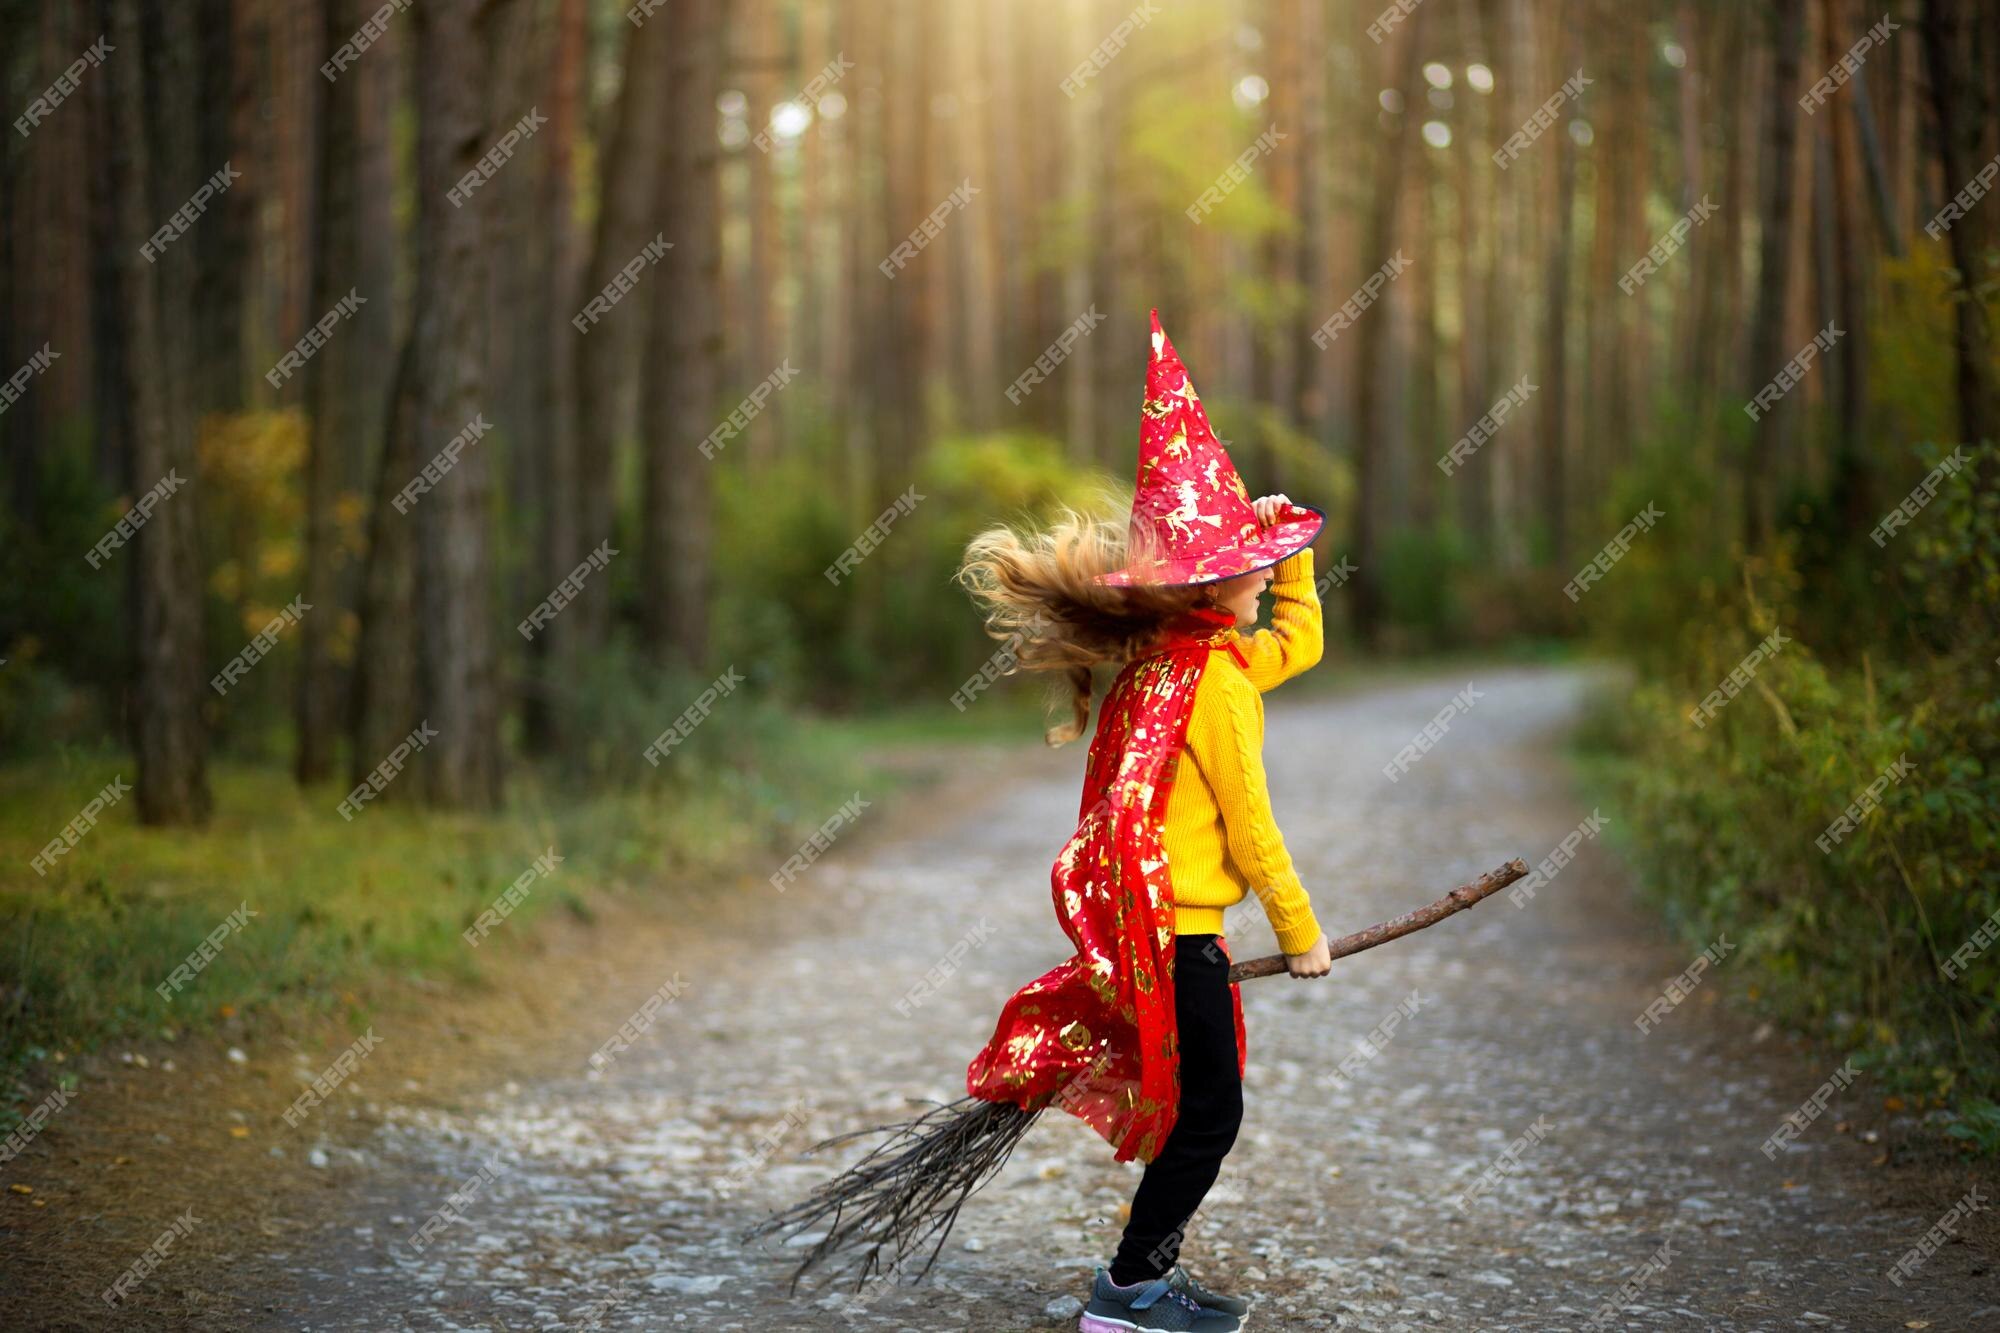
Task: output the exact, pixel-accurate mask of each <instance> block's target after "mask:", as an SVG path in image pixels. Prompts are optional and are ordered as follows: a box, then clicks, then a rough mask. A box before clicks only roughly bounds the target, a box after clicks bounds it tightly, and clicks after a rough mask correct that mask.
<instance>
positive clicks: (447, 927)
mask: <svg viewBox="0 0 2000 1333" xmlns="http://www.w3.org/2000/svg"><path fill="white" fill-rule="evenodd" d="M885 731H886V732H887V734H889V735H892V736H893V734H894V728H893V727H890V728H886V729H884V728H880V727H871V726H870V725H869V724H868V723H867V722H866V721H861V720H857V721H851V722H847V723H843V724H840V725H838V726H822V725H819V724H814V723H799V724H797V725H795V726H793V727H792V728H791V729H790V732H789V735H788V737H787V741H786V746H785V760H784V762H782V763H774V762H769V761H768V760H766V761H764V762H753V757H752V756H748V755H746V756H744V757H743V758H742V760H741V761H740V762H713V761H700V762H698V763H690V764H688V765H680V766H679V767H678V769H677V771H675V772H674V773H673V776H672V777H670V778H667V779H661V780H655V781H654V782H653V783H652V784H651V785H648V786H646V787H643V788H638V789H632V790H627V791H621V792H615V793H609V794H599V795H592V796H583V797H579V796H576V795H572V794H569V793H567V792H566V791H565V790H564V788H563V786H562V784H561V783H560V782H559V781H556V780H552V779H544V778H542V777H541V776H539V775H537V774H536V773H534V772H532V771H523V770H517V771H516V772H515V773H514V774H512V775H511V777H510V782H509V793H510V794H509V800H508V804H507V806H506V808H505V809H503V810H501V811H498V812H494V813H491V814H447V813H441V812H438V811H433V810H427V809H424V808H422V807H420V806H416V805H399V804H393V803H387V802H384V803H380V804H376V805H371V806H370V807H368V808H365V809H364V810H363V811H362V813H361V814H360V815H358V816H357V817H356V818H355V819H354V820H353V821H352V822H351V823H350V822H347V821H344V820H342V819H341V818H340V817H339V815H338V814H337V813H336V812H335V807H336V806H337V805H338V803H339V801H340V798H341V796H342V795H343V794H344V793H343V790H341V789H337V788H335V787H333V786H330V785H329V786H326V787H324V788H310V789H301V788H299V787H298V786H297V785H296V784H295V783H293V782H292V781H291V779H290V776H289V774H288V773H287V772H286V771H284V770H283V769H282V768H281V767H278V766H275V765H271V764H264V763H242V762H229V761H223V762H218V763H215V764H213V765H211V768H210V783H211V787H212V789H213V792H214V797H215V815H214V817H213V819H212V820H211V822H210V823H209V825H208V826H207V827H205V828H202V829H174V830H161V829H149V828H144V827H141V826H140V825H139V823H138V819H137V812H136V808H135V805H134V802H133V799H132V798H131V797H130V796H126V797H125V798H124V799H123V800H121V801H119V802H118V803H116V804H114V805H112V806H110V807H109V808H108V809H106V810H105V811H104V812H103V813H102V814H101V815H100V816H99V817H98V820H97V823H96V824H95V826H94V827H92V828H91V829H90V830H89V831H88V832H86V833H84V834H83V836H82V838H81V840H80V841H79V842H78V844H77V845H76V847H75V848H74V849H72V850H71V851H70V852H69V853H68V854H66V855H64V856H62V857H60V858H59V859H57V860H56V862H55V863H54V866H53V868H52V869H50V870H49V872H48V874H47V876H46V877H45V878H44V877H41V876H38V875H37V874H36V873H35V872H34V870H33V869H31V868H30V865H29V863H30V861H31V859H32V858H33V857H34V856H35V854H36V853H37V852H38V851H40V850H41V849H42V848H43V847H44V846H45V845H46V844H47V843H48V842H49V840H50V839H51V838H53V837H56V836H58V835H59V834H60V832H61V830H62V829H63V828H64V826H65V825H67V824H68V823H69V821H70V820H71V819H72V818H74V817H75V816H76V815H77V813H78V812H79V811H80V810H81V809H82V808H83V807H84V805H85V804H86V803H87V802H88V801H89V800H90V799H91V798H92V796H93V795H95V794H96V793H97V792H98V791H99V790H100V789H102V788H103V787H104V786H105V785H106V784H107V783H108V782H110V781H111V780H112V778H113V777H115V776H122V777H123V778H124V780H125V781H126V782H127V783H129V782H130V781H131V780H132V776H133V764H132V760H131V757H130V756H129V755H128V754H126V753H124V752H121V751H114V750H102V751H72V752H69V753H65V754H63V755H60V756H53V757H48V758H42V759H36V760H31V761H19V762H13V763H9V764H6V765H0V978H5V981H4V983H0V1064H14V1063H16V1062H18V1061H19V1060H20V1059H21V1058H22V1057H24V1056H27V1057H32V1056H34V1055H36V1054H39V1053H40V1052H41V1051H42V1050H46V1049H57V1050H60V1049H65V1048H88V1047H91V1046H94V1045H97V1044H99V1043H101V1042H103V1041H106V1040H110V1039H113V1038H116V1037H120V1036H130V1035H139V1034H146V1033H161V1032H162V1031H165V1032H170V1033H175V1034H178V1033H179V1032H183V1031H199V1030H200V1029H202V1028H203V1027H205V1026H207V1025H209V1024H211V1023H213V1022H214V1021H216V1020H217V1019H218V1018H220V1017H226V1016H228V1015H225V1014H224V1013H223V1008H224V1001H225V1000H226V1002H227V1007H228V1008H229V1010H230V1011H231V1012H233V1013H241V1014H242V1015H244V1016H246V1017H252V1016H256V1015H259V1014H267V1015H272V1016H278V1017H284V1016H289V1015H310V1014H325V1013H331V1012H337V1011H338V1010H339V1008H340V1007H342V1006H344V1005H345V1006H352V1005H356V1004H358V1003H361V1001H357V999H356V998H355V992H357V991H359V992H362V993H364V994H365V991H366V987H367V985H368V983H369V982H370V981H371V979H375V978H389V979H395V980H399V981H417V982H419V983H420V984H437V983H442V984H460V983H465V982H471V981H476V980H479V979H481V978H482V977H483V976H484V975H485V969H487V968H490V967H493V966H495V964H496V962H497V955H500V954H502V953H503V952H504V951H505V947H506V946H507V945H508V943H509V936H510V935H513V934H517V933H522V932H528V931H531V930H532V929H533V926H534V922H535V920H536V918H537V917H540V916H543V915H544V914H546V913H549V912H555V911H571V912H575V913H578V914H582V915H586V916H587V915H588V914H589V912H590V904H591V901H592V898H593V895H595V894H597V893H601V892H607V891H609V892H647V893H670V892H686V891H688V886H699V885H706V884H709V883H712V882H715V881H718V880H722V879H731V878H734V877H736V876H738V875H745V874H750V873H751V872H752V871H754V870H755V868H756V867H757V866H758V865H761V864H762V863H763V862H764V861H765V860H771V859H773V856H774V853H775V851H776V849H781V848H788V847H790V846H792V845H793V844H795V843H796V842H797V840H798V839H799V838H800V837H802V836H803V835H804V833H805V832H806V831H807V830H809V829H811V828H814V827H817V826H818V824H819V823H820V822H821V821H822V820H823V819H824V818H825V817H826V814H827V813H828V811H830V810H831V809H833V808H834V807H835V806H837V804H838V803H839V800H840V799H841V797H843V796H844V795H845V794H846V793H847V792H848V791H850V790H852V789H853V788H854V787H855V786H857V785H860V784H863V783H873V784H875V785H877V786H880V785H883V784H884V783H886V782H888V781H891V780H892V779H890V778H888V777H886V776H884V775H878V774H875V773H874V772H873V770H872V766H871V764H870V762H869V760H868V759H867V757H866V752H867V751H868V750H869V749H870V747H872V746H873V745H875V744H877V743H878V742H879V741H880V739H881V737H882V735H883V734H884V732H885ZM676 763H678V759H677V761H676ZM551 847H553V848H555V849H556V851H557V852H558V853H559V854H560V855H561V856H562V857H563V861H562V864H561V865H560V866H558V867H557V868H556V869H555V870H554V872H553V873H552V874H549V875H548V876H546V877H545V878H538V879H536V880H534V881H533V882H532V884H531V886H530V887H529V890H528V892H527V894H526V897H525V898H524V899H522V900H521V901H520V903H519V905H518V906H517V907H516V908H515V910H514V911H513V912H512V913H511V914H510V915H509V916H508V917H507V919H506V920H505V921H504V922H503V923H502V924H501V925H500V926H499V928H498V929H497V930H496V931H494V933H493V935H492V936H491V937H490V938H489V939H488V940H487V941H486V942H485V943H484V944H483V945H482V947H480V948H478V949H475V948H473V947H471V946H470V945H468V943H467V942H466V941H465V939H464V938H463V937H462V936H461V933H460V932H461V931H463V930H464V929H465V928H466V927H467V926H469V925H471V924H472V923H473V921H474V920H475V918H476V917H477V916H478V914H479V913H480V912H481V911H482V910H484V909H486V908H488V907H489V906H492V905H493V904H494V902H495V900H496V899H497V898H498V897H499V896H500V895H501V893H502V892H503V891H505V890H506V889H507V888H508V886H509V885H510V884H512V883H513V882H514V880H515V879H516V877H517V876H519V875H521V874H522V873H523V872H524V871H527V870H529V869H530V868H531V867H532V866H533V864H534V862H535V859H536V858H537V857H538V856H541V855H543V854H544V853H545V852H546V851H547V850H548V849H549V848H551ZM774 863H775V861H774ZM746 866H747V867H748V869H747V870H746V869H745V867H746ZM240 908H247V910H248V912H249V913H254V915H250V916H248V917H247V918H245V919H244V921H243V924H242V927H241V928H240V929H234V930H230V931H228V932H227V933H226V934H225V935H224V936H222V937H220V948H219V951H216V952H215V953H214V956H213V957H212V958H211V959H210V961H208V962H207V964H206V965H205V966H204V967H202V968H201V969H200V971H199V972H198V973H197V975H196V976H195V977H194V979H193V981H192V982H191V983H189V984H187V985H186V986H185V988H184V989H181V990H180V991H178V992H177V993H175V994H173V996H172V998H171V999H163V998H162V996H161V995H160V994H159V993H158V991H157V990H156V989H155V988H156V987H158V986H159V985H161V984H162V983H163V982H165V981H166V980H167V978H168V976H169V975H170V974H171V973H172V972H173V970H174V968H175V967H176V966H178V965H180V964H181V963H183V962H184V961H187V960H188V958H189V955H190V954H191V953H194V952H195V951H196V950H197V949H199V948H201V946H202V944H203V941H204V939H205V938H206V937H208V936H209V935H210V934H211V932H213V931H215V930H216V929H217V928H218V927H221V926H223V925H224V924H225V923H226V922H227V921H228V919H229V917H230V914H231V913H232V912H235V911H238V910H239V909H240ZM496 945H498V946H500V947H495V946H496ZM197 961H198V960H197Z"/></svg>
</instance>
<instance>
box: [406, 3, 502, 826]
mask: <svg viewBox="0 0 2000 1333" xmlns="http://www.w3.org/2000/svg"><path fill="white" fill-rule="evenodd" d="M502 8H503V7H501V6H495V5H492V4H488V3H485V0H432V3H428V4H426V5H424V6H423V7H421V8H420V9H418V10H417V11H416V13H415V18H416V20H417V67H418V69H420V70H421V71H422V77H421V78H420V79H419V80H418V82H417V164H418V165H417V184H418V190H417V228H418V255H417V303H416V344H417V377H418V378H417V396H418V417H417V419H418V433H419V438H420V440H421V441H422V446H421V448H423V449H433V448H441V447H442V446H443V445H444V443H445V442H447V441H450V440H452V439H453V438H454V437H456V436H458V435H459V433H460V432H461V431H462V430H464V429H465V428H466V427H467V426H468V425H469V424H470V423H472V422H473V421H474V420H475V419H476V418H477V417H478V416H479V414H480V413H481V411H482V410H483V409H484V408H485V407H486V402H485V394H486V387H487V386H486V364H487V361H486V358H487V339H486V333H487V329H488V327H489V322H488V319H487V314H488V312H487V310H486V303H485V299H484V297H485V293H486V290H487V264H488V255H487V238H486V228H487V226H488V225H489V220H488V218H487V217H486V216H485V215H486V211H487V209H488V208H489V207H490V206H491V205H492V204H493V203H494V202H495V201H494V200H492V199H491V198H487V197H483V196H482V195H481V194H480V193H478V192H473V193H470V194H467V195H464V196H462V197H461V198H460V199H459V200H458V201H457V202H456V203H454V201H453V200H452V199H451V198H450V197H448V194H447V192H448V191H451V190H453V189H455V188H456V187H457V186H458V184H459V182H461V181H464V180H465V179H466V178H467V177H468V176H471V175H473V173H474V169H475V167H476V165H477V164H478V162H479V160H480V158H481V156H482V155H484V154H485V153H486V151H487V150H488V148H489V147H490V146H491V144H492V142H493V140H494V139H495V138H497V134H496V133H495V132H494V131H493V129H492V127H490V126H489V124H488V117H487V114H486V102H487V98H486V72H485V71H486V68H487V61H486V57H487V54H488V43H487V29H486V27H485V26H484V25H486V24H488V23H493V24H496V25H497V24H499V22H500V19H501V18H502V17H503V14H502V13H501V12H500V11H501V9H502ZM502 169H503V170H504V167H503V168H502ZM489 450H490V446H482V445H481V444H479V443H476V442H475V443H472V444H470V445H468V446H466V447H465V448H464V450H463V451H462V452H461V453H460V454H459V457H458V461H457V464H456V465H455V466H454V467H453V468H452V470H451V471H450V472H449V473H448V474H446V476H445V478H444V480H443V481H442V482H441V483H439V484H438V485H436V486H434V487H433V488H432V489H431V490H430V491H429V492H428V493H427V494H424V495H423V496H421V497H420V499H419V501H418V505H417V507H416V508H415V509H413V510H412V512H411V515H410V517H411V518H412V519H413V520H414V522H415V526H416V529H417V608H418V625H419V628H420V639H419V642H420V643H421V645H422V646H421V651H420V652H419V654H418V659H419V664H420V667H419V670H420V697H421V699H422V701H423V704H422V709H421V713H422V720H423V721H425V722H427V723H429V725H430V726H431V727H432V728H434V729H435V730H436V732H437V738H436V739H435V740H432V741H431V742H430V743H429V744H428V745H427V746H426V747H425V748H424V750H423V775H424V792H425V795H426V796H427V797H428V798H429V800H430V801H431V802H432V803H434V804H436V805H440V806H445V807H453V808H464V807H470V808H486V807H491V806H493V805H495V804H497V803H498V801H499V797H500V714H499V692H498V686H499V682H498V679H497V672H496V668H495V662H494V646H493V617H492V612H491V606H492V597H491V592H492V578H493V560H492V550H491V546H490V543H489V536H488V531H487V526H488V521H489V516H490V515H489V510H490V497H491V490H492V483H491V477H492V468H491V466H490V461H489ZM420 461H421V460H420Z"/></svg>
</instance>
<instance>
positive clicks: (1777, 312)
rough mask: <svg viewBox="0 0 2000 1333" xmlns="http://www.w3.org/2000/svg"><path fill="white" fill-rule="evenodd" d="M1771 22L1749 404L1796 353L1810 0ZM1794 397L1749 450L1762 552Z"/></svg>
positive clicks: (1751, 530) (1747, 534) (1782, 0)
mask: <svg viewBox="0 0 2000 1333" xmlns="http://www.w3.org/2000/svg"><path fill="white" fill-rule="evenodd" d="M1772 8H1773V13H1772V16H1771V21H1770V40H1771V50H1772V66H1771V83H1770V87H1769V89H1768V90H1767V92H1768V95H1769V98H1770V102H1769V110H1768V111H1767V113H1766V115H1767V119H1766V122H1765V126H1764V133H1765V148H1764V152H1763V154H1762V156H1763V161H1762V163H1761V164H1760V165H1761V166H1762V168H1763V179H1762V184H1763V199H1762V202H1761V204H1760V206H1759V208H1758V210H1757V212H1758V219H1757V311H1756V315H1755V317H1754V319H1753V321H1752V324H1751V335H1750V356H1749V364H1748V372H1749V374H1748V381H1747V383H1746V384H1745V385H1744V394H1743V398H1744V401H1745V402H1749V401H1751V400H1752V399H1754V398H1755V396H1756V394H1757V391H1758V390H1759V389H1761V388H1762V387H1763V386H1764V384H1765V383H1766V382H1767V381H1769V380H1770V378H1771V377H1772V376H1773V375H1776V374H1777V373H1778V371H1779V369H1780V368H1782V367H1783V366H1784V364H1785V362H1786V361H1787V360H1789V359H1790V357H1791V354H1792V353H1791V349H1788V348H1786V347H1785V311H1786V309H1787V308H1788V306H1789V304H1790V297H1791V262H1790V261H1791V254H1790V238H1791V230H1792V211H1793V210H1792V203H1793V188H1792V176H1793V165H1792V163H1793V154H1794V152H1795V151H1796V149H1797V144H1798V115H1797V114H1796V113H1797V111H1798V107H1797V105H1796V104H1795V99H1796V98H1797V97H1798V84H1799V53H1800V46H1801V43H1802V40H1803V32H1802V29H1803V26H1804V9H1805V0H1773V6H1772ZM1789 401H1790V395H1786V396H1785V397H1782V398H1780V399H1778V401H1777V405H1776V406H1775V407H1773V408H1771V409H1770V410H1768V411H1766V412H1764V413H1763V414H1762V417H1761V419H1759V420H1758V421H1757V422H1756V424H1755V425H1754V427H1753V428H1752V430H1751V432H1750V437H1749V439H1748V441H1747V442H1746V444H1745V446H1744V451H1743V464H1742V476H1743V544H1744V547H1745V549H1746V550H1748V551H1751V552H1755V551H1757V550H1759V549H1761V548H1762V547H1763V545H1764V541H1765V538H1766V537H1768V536H1769V534H1770V530H1771V510H1770V496H1769V494H1768V490H1769V486H1770V482H1769V475H1770V472H1769V460H1770V455H1772V454H1773V453H1781V452H1782V441H1783V430H1784V428H1785V426H1786V425H1787V424H1788V422H1789V420H1790V414H1789V413H1788V411H1787V410H1786V404H1787V403H1788V402H1789Z"/></svg>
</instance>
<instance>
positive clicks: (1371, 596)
mask: <svg viewBox="0 0 2000 1333" xmlns="http://www.w3.org/2000/svg"><path fill="white" fill-rule="evenodd" d="M1424 14H1425V10H1424V9H1422V8H1418V9H1417V10H1416V11H1414V12H1413V13H1412V14H1411V15H1410V20H1409V22H1408V23H1407V24H1405V25H1404V27H1403V31H1402V32H1401V33H1400V34H1398V35H1395V36H1392V37H1391V38H1390V41H1389V43H1388V45H1390V46H1391V47H1392V49H1393V52H1394V54H1393V55H1390V56H1389V57H1387V59H1386V60H1385V64H1386V67H1387V68H1388V69H1390V70H1392V71H1395V82H1394V84H1392V85H1391V86H1393V87H1395V88H1399V89H1401V90H1402V94H1403V112H1402V114H1401V115H1399V116H1397V117H1396V118H1395V126H1394V128H1393V129H1391V130H1390V131H1389V132H1388V133H1387V135H1386V136H1385V137H1383V138H1382V140H1381V141H1380V142H1379V143H1377V144H1376V155H1375V181H1374V189H1373V191H1372V193H1371V195H1370V197H1369V214H1368V240H1367V244H1366V246H1365V247H1364V248H1363V250H1362V260H1361V262H1362V264H1363V265H1367V266H1369V267H1368V269H1367V271H1366V272H1363V273H1361V274H1359V275H1358V279H1357V281H1356V282H1355V284H1354V286H1355V287H1359V286H1360V285H1361V282H1360V280H1359V279H1365V278H1367V277H1368V275H1369V274H1370V273H1372V272H1374V271H1375V268H1376V267H1379V266H1380V265H1382V264H1384V263H1386V262H1388V260H1389V258H1390V256H1392V255H1393V254H1394V253H1395V250H1396V203H1397V200H1398V199H1399V198H1400V197H1401V195H1402V180H1403V172H1404V163H1405V162H1406V161H1407V160H1408V157H1409V144H1410V138H1411V126H1412V123H1413V122H1414V121H1416V120H1417V119H1418V118H1419V117H1420V116H1421V115H1422V110H1421V108H1422V105H1423V95H1424V92H1423V80H1422V76H1421V74H1420V71H1421V69H1422V65H1423V45H1422V35H1423V29H1424ZM1415 262H1417V263H1430V262H1434V261H1433V260H1432V259H1431V257H1430V256H1429V255H1425V256H1423V257H1422V258H1421V259H1418V260H1417V261H1415ZM1388 314H1389V312H1388V311H1386V310H1377V309H1372V308H1371V309H1369V310H1365V311H1363V312H1361V315H1360V317H1359V318H1358V319H1356V320H1355V321H1354V334H1353V336H1354V339H1355V388H1354V429H1355V441H1354V516H1353V523H1352V525H1351V528H1352V531H1353V534H1354V563H1355V565H1356V570H1355V574H1354V630H1355V633H1356V634H1358V635H1360V636H1361V638H1362V640H1363V642H1365V643H1369V644H1371V645H1373V644H1375V643H1377V642H1379V640H1380V637H1381V632H1382V622H1383V617H1384V612H1385V610H1386V608H1385V607H1384V605H1383V600H1382V551H1383V547H1382V535H1381V525H1382V514H1381V506H1382V504H1383V499H1384V497H1383V494H1382V492H1383V489H1384V487H1383V485H1382V482H1383V464H1384V463H1386V462H1387V461H1388V458H1389V453H1390V451H1391V450H1394V449H1396V448H1397V447H1398V446H1399V444H1400V442H1399V441H1397V440H1394V439H1391V438H1389V437H1388V428H1387V426H1386V424H1385V422H1386V418H1387V417H1388V415H1389V412H1388V407H1387V403H1386V397H1387V395H1386V393H1385V392H1384V391H1385V389H1386V387H1387V386H1386V384H1385V383H1384V380H1385V377H1386V376H1387V374H1388V360H1389V358H1388V352H1389V337H1390V333H1391V330H1390V327H1389V319H1388Z"/></svg>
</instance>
